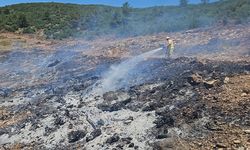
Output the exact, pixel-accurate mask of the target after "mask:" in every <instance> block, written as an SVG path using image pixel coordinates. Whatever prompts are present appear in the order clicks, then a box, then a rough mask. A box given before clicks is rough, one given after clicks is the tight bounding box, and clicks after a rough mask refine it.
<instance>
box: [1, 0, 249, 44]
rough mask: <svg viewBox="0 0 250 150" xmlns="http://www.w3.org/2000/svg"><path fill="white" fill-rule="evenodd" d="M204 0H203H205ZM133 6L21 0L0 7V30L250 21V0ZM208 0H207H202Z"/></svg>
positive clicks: (140, 28) (63, 33)
mask: <svg viewBox="0 0 250 150" xmlns="http://www.w3.org/2000/svg"><path fill="white" fill-rule="evenodd" d="M202 1H203V0H202ZM187 2H188V1H187V0H181V1H180V6H185V7H180V6H158V7H150V8H140V9H139V8H132V7H131V6H130V4H129V3H124V4H123V6H121V7H111V6H103V5H75V4H61V3H34V4H32V3H31V4H18V5H11V6H6V7H1V8H0V30H1V31H10V32H16V31H22V33H36V32H38V31H39V32H40V31H43V32H44V34H45V35H46V38H52V39H62V38H68V37H81V38H82V37H83V38H88V39H91V38H95V37H98V36H103V35H116V36H119V37H120V36H137V35H145V34H154V33H159V32H175V31H181V30H187V29H192V28H197V27H205V26H211V25H215V24H218V22H223V23H224V24H227V23H246V22H249V16H250V12H249V10H250V2H249V0H237V1H235V0H227V1H220V2H215V3H209V4H206V5H203V4H198V5H188V4H187ZM203 2H204V3H207V2H208V1H207V0H205V1H203Z"/></svg>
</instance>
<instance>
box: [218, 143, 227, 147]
mask: <svg viewBox="0 0 250 150" xmlns="http://www.w3.org/2000/svg"><path fill="white" fill-rule="evenodd" d="M215 146H216V147H217V148H227V146H226V145H225V144H223V143H217V144H216V145H215Z"/></svg>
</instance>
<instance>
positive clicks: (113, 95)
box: [103, 91, 118, 101]
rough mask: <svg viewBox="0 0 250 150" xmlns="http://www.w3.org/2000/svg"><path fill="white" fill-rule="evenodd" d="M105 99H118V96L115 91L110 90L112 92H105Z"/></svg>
mask: <svg viewBox="0 0 250 150" xmlns="http://www.w3.org/2000/svg"><path fill="white" fill-rule="evenodd" d="M103 99H104V100H105V101H113V100H117V99H118V97H117V95H116V93H115V92H113V91H110V92H107V93H105V94H103Z"/></svg>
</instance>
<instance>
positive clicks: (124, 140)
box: [121, 137, 133, 144]
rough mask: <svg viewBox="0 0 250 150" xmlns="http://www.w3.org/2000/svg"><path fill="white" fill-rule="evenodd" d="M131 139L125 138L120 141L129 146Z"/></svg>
mask: <svg viewBox="0 0 250 150" xmlns="http://www.w3.org/2000/svg"><path fill="white" fill-rule="evenodd" d="M132 139H133V138H131V137H127V138H121V141H122V142H124V143H125V144H129V143H131V141H132Z"/></svg>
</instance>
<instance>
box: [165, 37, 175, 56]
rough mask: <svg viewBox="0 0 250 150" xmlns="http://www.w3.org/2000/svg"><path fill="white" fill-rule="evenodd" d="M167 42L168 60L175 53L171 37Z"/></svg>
mask: <svg viewBox="0 0 250 150" xmlns="http://www.w3.org/2000/svg"><path fill="white" fill-rule="evenodd" d="M166 40H167V55H168V58H170V57H171V56H172V55H173V52H174V41H173V40H172V39H171V38H170V37H167V38H166Z"/></svg>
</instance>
